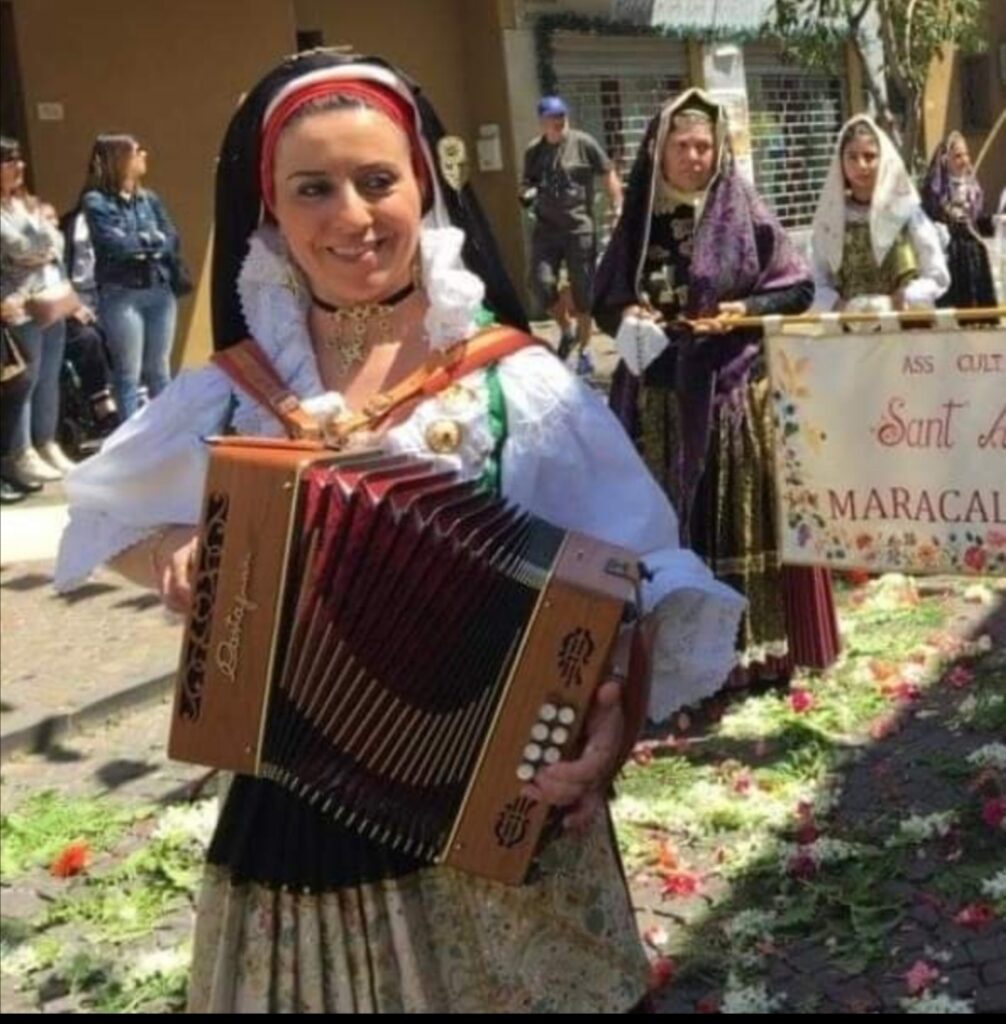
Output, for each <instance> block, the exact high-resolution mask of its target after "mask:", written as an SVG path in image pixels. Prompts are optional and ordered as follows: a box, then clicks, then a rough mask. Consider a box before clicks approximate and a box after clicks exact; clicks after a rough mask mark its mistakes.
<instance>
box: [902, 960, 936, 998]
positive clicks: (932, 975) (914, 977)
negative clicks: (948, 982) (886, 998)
mask: <svg viewBox="0 0 1006 1024" xmlns="http://www.w3.org/2000/svg"><path fill="white" fill-rule="evenodd" d="M939 976H940V972H939V971H938V970H936V968H935V967H933V966H931V965H930V964H927V963H926V961H925V960H916V961H915V963H914V964H912V966H911V968H910V969H909V970H907V971H906V972H905V985H906V986H907V988H908V994H909V995H910V996H917V995H919V994H920V993H921V992H925V990H926V989H927V988H929V986H930V985H932V983H933V982H934V981H936V979H937V978H938V977H939Z"/></svg>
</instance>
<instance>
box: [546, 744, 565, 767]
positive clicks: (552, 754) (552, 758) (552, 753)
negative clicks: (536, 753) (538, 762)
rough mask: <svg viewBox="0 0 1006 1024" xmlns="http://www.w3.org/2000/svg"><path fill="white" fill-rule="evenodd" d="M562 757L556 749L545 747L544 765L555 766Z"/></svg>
mask: <svg viewBox="0 0 1006 1024" xmlns="http://www.w3.org/2000/svg"><path fill="white" fill-rule="evenodd" d="M561 757H562V751H561V750H560V749H559V748H558V747H546V748H545V754H544V761H545V764H555V763H556V761H558V760H559V759H560V758H561Z"/></svg>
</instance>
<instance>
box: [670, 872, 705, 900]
mask: <svg viewBox="0 0 1006 1024" xmlns="http://www.w3.org/2000/svg"><path fill="white" fill-rule="evenodd" d="M663 879H664V887H663V889H661V891H660V895H661V896H663V897H664V899H667V897H668V896H670V897H677V896H694V895H695V894H696V893H697V892H698V891H699V884H700V883H701V881H702V879H701V878H700V877H699V876H698V875H697V874H695V872H694V871H667V872H665V873H664V875H663Z"/></svg>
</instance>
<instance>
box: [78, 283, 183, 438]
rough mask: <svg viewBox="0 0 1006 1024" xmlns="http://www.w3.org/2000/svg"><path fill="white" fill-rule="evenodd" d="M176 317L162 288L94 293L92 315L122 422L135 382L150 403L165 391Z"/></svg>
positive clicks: (110, 288) (133, 402)
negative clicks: (108, 363)
mask: <svg viewBox="0 0 1006 1024" xmlns="http://www.w3.org/2000/svg"><path fill="white" fill-rule="evenodd" d="M176 313H177V303H176V302H175V296H174V295H173V294H172V292H171V289H170V288H168V286H167V285H164V284H158V285H154V286H153V287H151V288H124V287H123V286H122V285H117V284H109V285H104V286H102V288H101V289H100V291H99V299H98V314H99V317H100V319H101V325H102V327H104V328H105V336H106V338H107V339H108V349H109V352H110V354H111V356H112V370H113V385H114V387H115V399H116V401H117V402H118V404H119V412H120V414H121V415H122V417H123V418H126V417H128V416H132V415H133V413H134V412H136V406H137V397H136V391H137V388H138V387H139V386H140V379H141V376H142V379H143V383H144V384H146V385H147V390H148V392H149V394H150V397H151V398H153V397H154V396H156V395H158V394H160V392H162V391H163V390H164V389H165V388H166V387H167V386H168V381H170V380H171V368H170V366H169V363H168V359H169V357H170V355H171V346H172V343H173V342H174V340H175V317H176Z"/></svg>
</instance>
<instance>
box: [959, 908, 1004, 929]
mask: <svg viewBox="0 0 1006 1024" xmlns="http://www.w3.org/2000/svg"><path fill="white" fill-rule="evenodd" d="M995 917H996V912H995V911H994V910H993V909H992V908H991V907H990V906H989V905H988V904H987V903H969V904H968V905H967V906H966V907H964V908H963V909H962V910H961V912H960V913H959V914H958V915H957V916H956V917H955V918H954V924H959V925H960V926H961V927H962V928H984V927H985V926H986V925H987V924H991V922H992V921H994V920H995Z"/></svg>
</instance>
